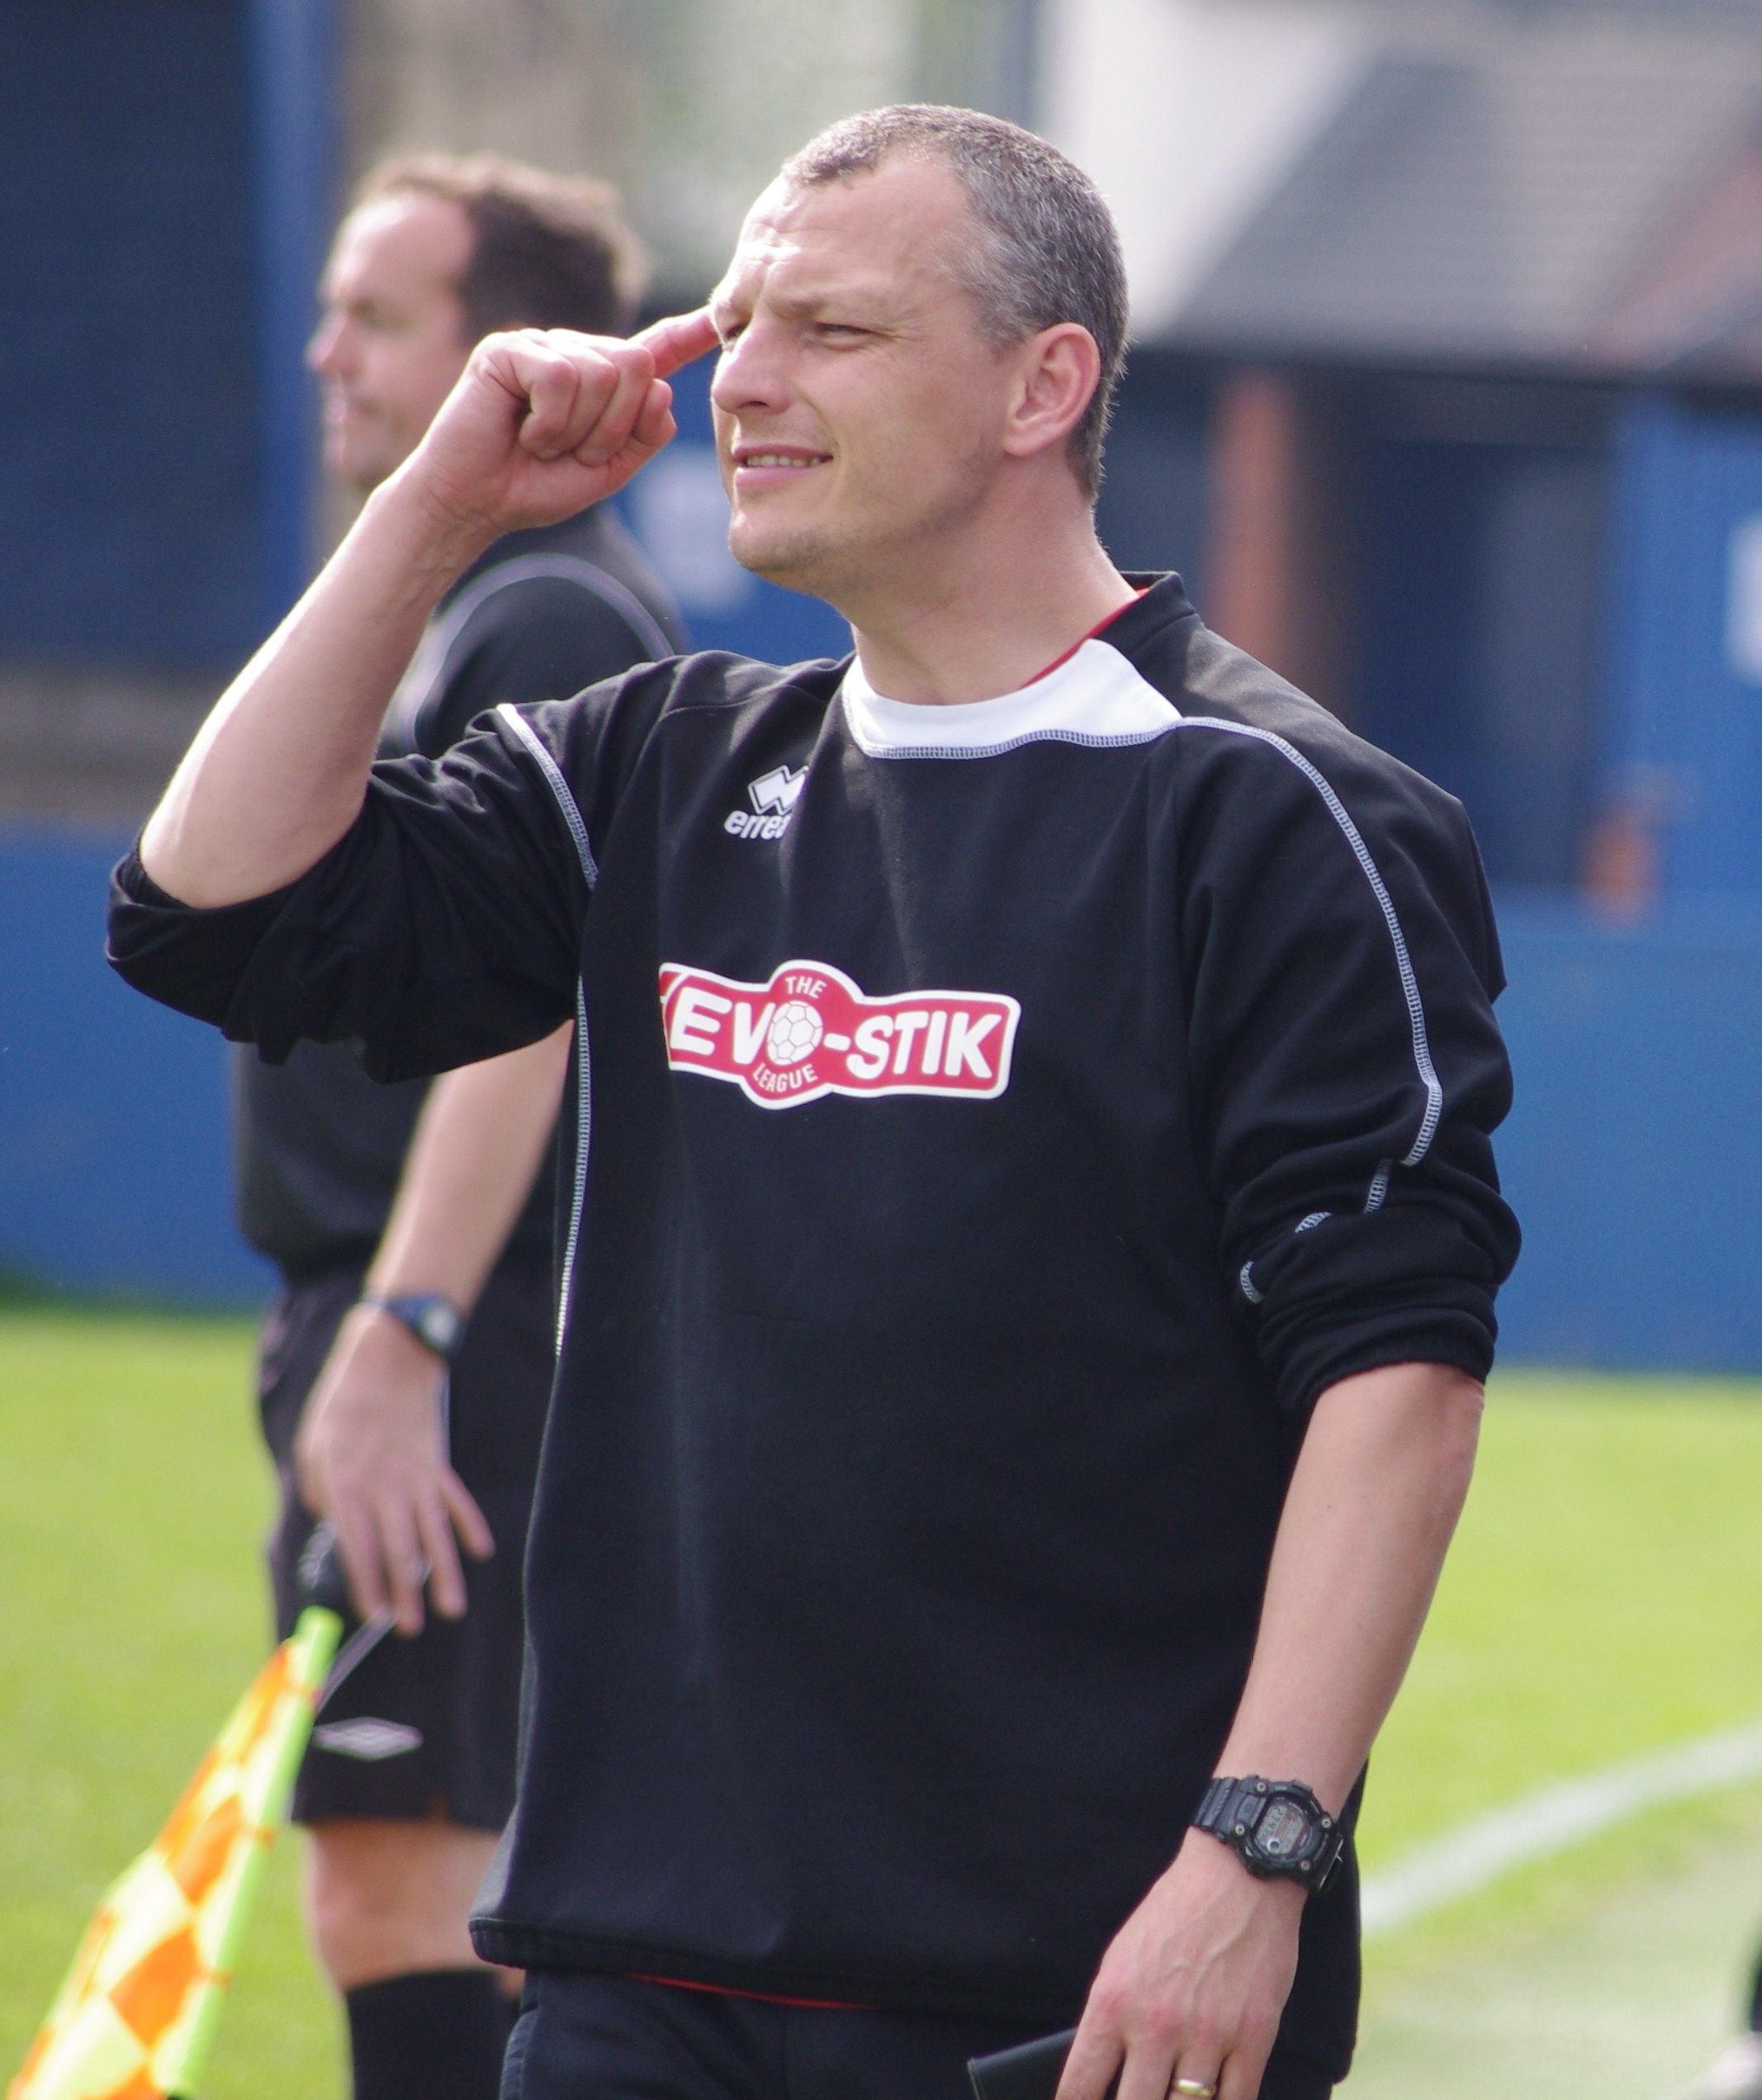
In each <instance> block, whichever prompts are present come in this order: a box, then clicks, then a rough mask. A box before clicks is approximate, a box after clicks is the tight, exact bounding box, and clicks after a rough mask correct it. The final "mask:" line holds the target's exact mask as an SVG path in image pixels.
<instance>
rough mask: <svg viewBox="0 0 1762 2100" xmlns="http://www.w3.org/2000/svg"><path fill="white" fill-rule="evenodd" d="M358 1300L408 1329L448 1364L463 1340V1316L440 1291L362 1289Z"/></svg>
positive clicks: (426, 1347)
mask: <svg viewBox="0 0 1762 2100" xmlns="http://www.w3.org/2000/svg"><path fill="white" fill-rule="evenodd" d="M359 1302H360V1303H361V1304H362V1305H364V1306H372V1307H373V1308H374V1309H375V1310H376V1311H379V1312H383V1313H386V1314H388V1315H390V1316H391V1318H392V1319H393V1320H396V1321H398V1323H399V1324H400V1325H401V1326H404V1327H406V1328H408V1329H409V1330H410V1333H411V1334H414V1336H415V1338H416V1339H417V1340H418V1341H419V1342H420V1343H421V1344H422V1346H423V1347H424V1349H429V1350H430V1351H432V1352H433V1354H434V1355H436V1356H438V1358H440V1359H441V1361H442V1363H452V1360H453V1358H455V1357H456V1356H457V1354H458V1353H459V1344H461V1342H462V1341H463V1340H464V1339H465V1315H464V1314H463V1312H462V1311H460V1309H459V1307H458V1306H456V1305H455V1304H454V1303H453V1302H452V1299H451V1298H449V1297H447V1296H446V1295H445V1293H444V1292H440V1291H403V1292H391V1293H389V1294H388V1293H383V1292H378V1291H363V1292H362V1294H361V1297H360V1301H359Z"/></svg>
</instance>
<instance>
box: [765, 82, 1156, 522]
mask: <svg viewBox="0 0 1762 2100" xmlns="http://www.w3.org/2000/svg"><path fill="white" fill-rule="evenodd" d="M895 154H898V155H899V156H901V157H902V158H906V159H913V160H928V161H933V162H935V164H937V165H938V166H940V167H943V168H947V169H948V171H949V172H950V174H951V175H953V176H954V178H955V180H956V181H957V182H958V183H959V184H960V186H961V187H962V189H963V190H964V192H966V197H967V202H968V205H969V208H970V209H971V211H972V213H973V217H974V219H975V220H977V221H978V225H979V227H980V230H981V231H982V233H983V235H984V239H983V240H982V241H981V242H980V243H979V244H978V246H977V247H976V249H972V250H969V251H968V252H967V253H966V254H963V255H962V256H960V257H959V258H957V261H956V268H957V269H958V271H959V275H960V278H961V282H963V283H964V286H965V287H966V288H967V290H968V291H969V292H970V293H971V294H972V296H973V300H974V301H975V302H976V304H977V305H978V311H979V325H980V326H981V328H982V329H983V331H984V333H985V334H986V336H987V337H988V339H989V340H990V341H992V342H993V343H995V344H999V345H1000V346H1001V345H1002V344H1010V343H1019V342H1021V339H1022V338H1023V337H1024V336H1026V335H1031V334H1034V333H1035V331H1036V330H1037V329H1043V328H1051V327H1053V326H1054V325H1056V324H1057V323H1059V322H1060V321H1075V322H1077V323H1078V325H1080V326H1081V327H1083V328H1086V329H1087V330H1088V331H1089V333H1090V334H1091V335H1092V336H1093V337H1094V339H1095V345H1096V348H1097V349H1098V350H1099V351H1100V352H1101V380H1100V382H1099V384H1098V385H1097V387H1096V390H1095V393H1094V395H1093V396H1092V399H1091V401H1090V402H1089V405H1088V406H1087V408H1086V409H1085V410H1084V411H1083V414H1082V420H1081V421H1080V422H1078V424H1077V425H1076V427H1075V429H1073V431H1072V432H1071V437H1070V459H1071V464H1072V466H1073V468H1074V469H1075V470H1076V473H1077V477H1078V481H1080V482H1081V483H1082V487H1083V489H1084V491H1085V492H1086V493H1087V495H1088V497H1089V500H1091V502H1093V501H1094V500H1095V497H1096V495H1097V491H1099V490H1100V488H1101V441H1102V439H1103V438H1105V437H1106V434H1107V422H1108V417H1109V415H1110V414H1111V410H1112V406H1113V395H1114V387H1115V383H1116V382H1117V381H1118V379H1119V377H1120V367H1121V366H1122V365H1123V364H1124V363H1125V330H1126V292H1125V262H1124V260H1123V259H1122V258H1121V256H1120V235H1119V233H1118V231H1117V230H1116V229H1115V225H1114V221H1113V214H1112V213H1111V211H1109V210H1108V208H1107V206H1106V202H1105V201H1103V199H1102V197H1101V192H1100V191H1099V190H1097V187H1095V185H1094V183H1092V182H1091V181H1090V179H1089V178H1088V177H1087V175H1086V174H1084V173H1083V172H1082V169H1081V168H1078V166H1077V165H1076V164H1074V163H1073V162H1072V161H1069V160H1067V159H1065V157H1064V155H1063V154H1062V153H1060V152H1059V150H1058V149H1057V148H1056V147H1055V146H1049V145H1048V144H1047V143H1046V141H1045V140H1044V139H1040V138H1036V137H1035V135H1034V133H1033V132H1031V131H1025V130H1023V129H1022V127H1021V125H1019V124H1011V123H1007V122H1006V121H1005V120H1004V119H1003V118H1002V117H1001V116H985V115H984V114H983V112H982V111H978V110H973V109H951V108H946V107H941V106H940V105H938V104H935V103H929V102H895V103H893V105H891V106H890V107H888V108H886V109H872V110H865V111H863V112H862V113H861V114H860V115H859V116H846V117H842V118H841V119H840V121H838V122H837V123H836V124H833V125H830V126H827V129H826V130H824V131H822V132H821V133H820V135H819V136H818V137H817V138H814V139H810V140H808V144H807V145H805V146H803V148H802V149H801V151H800V152H799V153H798V154H792V155H791V156H790V158H789V159H788V160H786V161H785V162H784V164H783V170H782V173H783V179H784V181H785V182H787V183H792V184H793V185H794V186H795V187H797V188H799V189H810V188H813V187H817V186H818V185H819V184H821V183H830V182H832V181H835V180H836V179H837V178H839V177H841V176H849V175H855V174H861V173H866V172H868V171H869V170H872V169H874V168H879V166H880V165H881V164H882V162H883V160H886V159H888V158H890V157H891V156H893V155H895Z"/></svg>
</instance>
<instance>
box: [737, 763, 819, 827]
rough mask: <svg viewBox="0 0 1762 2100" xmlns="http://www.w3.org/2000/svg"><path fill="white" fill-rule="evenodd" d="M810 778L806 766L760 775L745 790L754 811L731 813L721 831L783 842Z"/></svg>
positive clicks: (774, 770) (777, 768) (778, 767)
mask: <svg viewBox="0 0 1762 2100" xmlns="http://www.w3.org/2000/svg"><path fill="white" fill-rule="evenodd" d="M807 778H808V768H807V767H806V766H796V767H795V768H794V770H793V771H792V770H790V768H789V766H776V767H774V768H773V770H771V771H770V772H769V773H761V774H760V775H759V777H758V779H757V780H754V781H752V782H751V783H750V784H749V785H748V787H747V789H746V792H747V794H748V795H749V796H750V797H751V800H752V808H751V812H750V813H749V812H748V811H746V810H745V809H731V810H730V811H729V812H728V813H727V817H726V818H724V819H723V820H722V829H723V830H724V831H725V832H732V834H733V835H734V837H736V838H781V837H783V835H784V829H785V827H787V825H788V823H789V819H790V818H791V817H792V816H793V814H794V812H795V805H796V803H797V802H798V800H799V799H801V793H802V783H803V780H806V779H807Z"/></svg>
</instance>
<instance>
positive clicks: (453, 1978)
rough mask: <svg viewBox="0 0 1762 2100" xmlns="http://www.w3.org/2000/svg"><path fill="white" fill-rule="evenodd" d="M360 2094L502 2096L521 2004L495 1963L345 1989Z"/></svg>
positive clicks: (405, 2099)
mask: <svg viewBox="0 0 1762 2100" xmlns="http://www.w3.org/2000/svg"><path fill="white" fill-rule="evenodd" d="M343 2003H344V2004H345V2005H346V2006H347V2007H348V2046H349V2055H350V2058H351V2060H352V2061H353V2065H354V2074H355V2100H496V2096H497V2094H498V2093H500V2091H501V2084H502V2055H503V2052H504V2050H505V2049H506V2048H507V2046H508V2036H509V2033H510V2031H512V2029H513V2027H514V2003H513V2001H512V1999H510V1998H508V1997H507V1996H505V1995H504V1993H503V1990H502V1988H501V1985H500V1984H499V1983H498V1982H497V1980H496V1978H495V1972H494V1971H493V1970H488V1969H431V1970H427V1971H425V1972H424V1974H420V1975H415V1976H388V1977H386V1979H385V1981H384V1982H383V1983H378V1984H359V1985H358V1986H357V1988H356V1989H353V1990H352V1991H347V1992H345V1993H343Z"/></svg>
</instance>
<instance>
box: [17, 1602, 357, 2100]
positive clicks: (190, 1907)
mask: <svg viewBox="0 0 1762 2100" xmlns="http://www.w3.org/2000/svg"><path fill="white" fill-rule="evenodd" d="M342 1631H343V1622H342V1620H341V1619H339V1618H338V1616H337V1614H335V1613H334V1612H332V1611H325V1610H324V1609H320V1608H319V1607H318V1606H312V1607H310V1608H309V1609H306V1611H304V1612H302V1613H301V1616H300V1622H299V1624H298V1625H297V1626H296V1628H294V1632H293V1636H292V1638H291V1639H290V1640H287V1641H284V1642H283V1643H282V1645H281V1647H278V1648H277V1650H276V1652H275V1654H274V1655H273V1656H272V1657H271V1658H270V1661H269V1663H268V1667H267V1668H266V1669H265V1670H264V1671H263V1674H262V1675H261V1676H259V1677H258V1680H257V1681H256V1682H255V1684H253V1685H252V1686H251V1689H250V1690H249V1691H248V1692H247V1693H246V1694H245V1695H244V1698H243V1699H241V1700H240V1701H239V1707H238V1710H237V1711H236V1712H235V1713H234V1715H233V1717H232V1718H231V1719H230V1721H229V1722H228V1723H227V1724H226V1726H225V1728H223V1729H222V1730H221V1731H220V1738H219V1740H218V1741H217V1742H216V1744H215V1746H214V1747H213V1749H211V1751H210V1752H208V1754H207V1756H206V1757H205V1758H203V1760H202V1761H201V1765H200V1766H198V1767H197V1773H196V1776H195V1778H194V1779H193V1780H191V1782H190V1784H189V1786H188V1788H187V1790H186V1791H185V1794H184V1796H183V1799H182V1800H181V1801H180V1802H179V1803H178V1805H177V1807H176V1808H174V1809H173V1811H172V1815H171V1820H170V1822H169V1823H167V1824H166V1826H165V1827H164V1829H163V1830H162V1831H161V1832H159V1836H158V1837H156V1838H155V1839H154V1842H153V1843H152V1844H151V1845H149V1846H148V1848H147V1850H146V1851H144V1852H143V1853H142V1854H141V1856H140V1858H139V1859H138V1860H136V1861H135V1864H134V1865H133V1866H131V1867H130V1869H129V1870H128V1872H127V1873H126V1874H125V1875H123V1876H122V1878H121V1880H120V1881H118V1882H117V1883H116V1885H115V1886H114V1887H113V1888H112V1889H111V1890H110V1891H109V1893H108V1894H107V1895H106V1896H105V1898H104V1899H103V1901H102V1903H100V1904H99V1905H98V1908H97V1914H96V1916H94V1917H93V1918H92V1923H91V1925H90V1926H89V1927H88V1928H87V1932H86V1936H85V1940H84V1941H83V1944H82V1946H81V1947H80V1950H79V1952H78V1954H77V1955H75V1956H74V1959H73V1968H72V1969H71V1970H69V1972H68V1977H67V1980H66V1982H65V1983H64V1984H63V1985H62V1986H61V1989H60V1991H59V1993H58V1994H57V1996H56V1998H55V2002H54V2004H53V2005H52V2006H51V2007H50V2009H49V2017H48V2018H47V2019H46V2020H45V2021H44V2022H43V2025H42V2027H41V2029H40V2031H39V2032H38V2035H37V2037H36V2041H34V2042H33V2043H32V2044H31V2053H30V2055H28V2056H27V2057H26V2059H25V2063H24V2068H23V2069H22V2070H21V2071H20V2072H19V2074H18V2075H17V2078H16V2079H13V2081H12V2085H11V2087H10V2088H8V2093H7V2100H173V2097H174V2096H175V2100H189V2096H190V2094H191V2093H192V2090H193V2088H194V2084H195V2080H196V2078H197V2074H198V2073H199V2071H200V2069H201V2064H202V2060H203V2059H204V2058H205V2057H206V2055H207V2051H208V2045H209V2043H210V2042H211V2040H212V2039H213V2035H214V2028H215V2023H216V2021H217V2020H218V2019H219V2017H220V2006H221V2003H222V2000H223V1998H224V1997H225V1990H226V1986H227V1984H228V1982H229V1981H230V1973H231V1970H232V1964H233V1959H234V1952H235V1951H236V1949H237V1946H238V1943H239V1932H240V1929H241V1928H242V1927H243V1925H244V1917H245V1913H246V1911H247V1910H248V1909H249V1906H250V1901H251V1897H252V1894H253V1891H254V1889H255V1888H256V1886H257V1882H258V1877H259V1875H261V1873H262V1870H263V1860H264V1856H265V1855H266V1854H267V1853H268V1849H269V1846H270V1843H271V1842H272V1840H273V1838H274V1837H275V1833H276V1831H277V1828H278V1827H279V1826H280V1824H281V1822H282V1818H283V1817H284V1816H285V1815H286V1813H287V1797H288V1794H289V1792H290V1790H291V1788H292V1786H293V1783H294V1775H295V1773H296V1771H298V1770H299V1767H300V1760H301V1756H303V1755H304V1753H305V1751H306V1739H307V1737H309V1736H310V1734H311V1732H312V1717H313V1714H314V1713H315V1710H316V1708H317V1704H318V1695H319V1690H320V1687H321V1686H322V1685H323V1683H324V1673H325V1672H326V1671H328V1670H329V1667H330V1662H331V1658H332V1657H333V1656H334V1655H335V1653H336V1649H337V1642H338V1639H339V1637H340V1635H341V1633H342Z"/></svg>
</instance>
